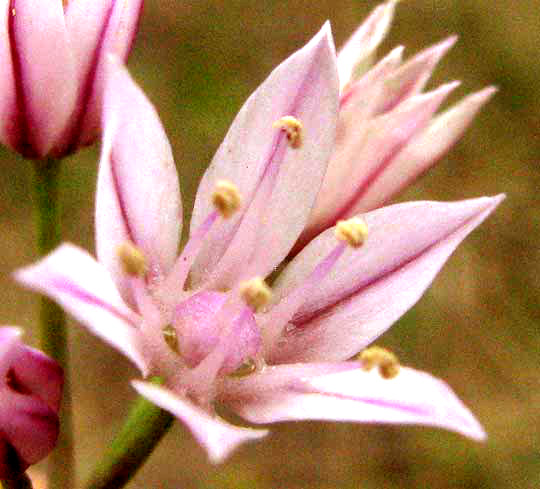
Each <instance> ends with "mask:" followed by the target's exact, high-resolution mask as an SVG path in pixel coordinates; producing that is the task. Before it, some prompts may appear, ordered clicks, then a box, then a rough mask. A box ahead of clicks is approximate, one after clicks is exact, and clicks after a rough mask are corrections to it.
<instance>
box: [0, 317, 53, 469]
mask: <svg viewBox="0 0 540 489" xmlns="http://www.w3.org/2000/svg"><path fill="white" fill-rule="evenodd" d="M20 336H21V331H20V330H18V329H17V328H13V327H3V328H0V379H2V380H1V382H0V478H4V477H5V476H7V475H8V474H10V475H13V472H14V471H24V470H26V468H27V467H28V466H29V465H31V464H34V463H36V462H39V461H40V460H41V459H42V458H44V457H45V456H47V454H48V453H49V452H50V451H51V450H52V449H53V448H54V446H55V445H56V440H57V438H58V431H59V422H58V411H59V409H60V400H61V397H62V385H63V373H62V369H61V368H60V366H59V365H58V364H57V363H56V362H55V361H54V360H51V359H50V358H49V357H47V356H46V355H44V354H43V353H41V352H40V351H37V350H34V349H33V348H30V347H28V346H26V345H24V344H23V343H22V342H21V341H20Z"/></svg>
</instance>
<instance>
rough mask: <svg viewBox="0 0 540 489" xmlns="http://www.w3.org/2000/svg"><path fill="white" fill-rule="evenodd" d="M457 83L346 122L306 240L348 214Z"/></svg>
mask: <svg viewBox="0 0 540 489" xmlns="http://www.w3.org/2000/svg"><path fill="white" fill-rule="evenodd" d="M457 85H458V83H457V82H454V83H447V84H445V85H442V86H441V87H439V88H438V89H436V90H434V91H432V92H429V93H426V94H422V95H417V96H416V97H412V98H411V99H409V100H407V101H406V102H405V103H403V104H401V105H400V106H399V107H397V108H396V109H395V110H394V111H392V112H390V113H388V114H385V115H382V116H380V117H378V118H376V119H374V120H372V121H371V122H370V123H369V124H367V125H364V127H363V128H362V126H360V129H361V130H362V129H363V130H362V132H361V133H360V134H358V132H357V131H356V127H355V124H353V123H352V124H351V125H350V127H347V128H346V134H345V135H344V136H343V137H342V138H340V140H339V141H338V144H336V148H335V151H334V154H333V156H332V159H331V160H330V164H329V166H328V172H327V174H326V176H325V178H324V181H323V185H322V187H321V191H320V192H319V195H318V196H317V202H316V204H315V207H314V209H313V211H312V213H311V216H310V221H309V223H308V225H307V226H306V229H305V230H304V233H303V236H302V238H301V239H302V240H303V241H307V239H308V238H311V237H312V236H314V235H315V234H317V233H318V232H320V231H321V230H323V229H325V228H326V227H328V226H331V225H333V224H334V223H335V222H336V221H337V219H340V218H342V217H343V216H345V215H349V213H350V209H354V208H355V206H356V202H357V201H358V200H359V199H361V198H362V195H363V194H364V193H365V192H366V191H367V189H368V188H369V187H370V185H371V183H372V182H373V181H374V180H375V179H376V178H377V176H378V175H379V174H380V173H381V172H383V171H384V169H385V168H386V167H387V166H388V165H389V164H390V162H391V161H392V159H393V158H394V157H395V156H396V155H397V154H398V152H399V151H400V150H401V149H402V148H403V147H404V146H405V145H406V144H407V143H408V142H409V140H410V139H411V138H412V137H413V136H414V135H415V134H417V133H418V132H419V131H421V130H422V129H423V128H424V127H426V125H427V124H428V123H429V120H430V119H431V117H432V116H433V114H434V113H435V111H436V110H437V109H438V107H439V106H440V104H441V103H442V102H443V101H444V99H445V98H446V97H447V96H448V94H449V93H450V92H451V91H452V90H453V89H454V88H455V87H456V86H457Z"/></svg>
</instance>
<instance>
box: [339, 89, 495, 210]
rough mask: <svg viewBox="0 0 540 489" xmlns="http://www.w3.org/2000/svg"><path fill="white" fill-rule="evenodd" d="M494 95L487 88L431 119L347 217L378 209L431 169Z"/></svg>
mask: <svg viewBox="0 0 540 489" xmlns="http://www.w3.org/2000/svg"><path fill="white" fill-rule="evenodd" d="M495 92H496V89H495V88H494V87H487V88H484V89H483V90H480V91H478V92H475V93H473V94H471V95H469V96H467V97H465V98H464V99H463V100H462V101H460V102H459V103H457V104H455V105H454V106H452V107H451V108H450V109H448V110H446V111H445V112H443V113H442V114H440V115H438V116H437V117H435V118H434V119H433V120H432V121H431V122H430V124H429V126H428V127H427V128H425V129H424V130H423V131H422V132H421V133H420V134H417V135H416V136H414V137H413V138H412V140H411V141H410V142H409V143H408V144H407V146H405V148H403V149H402V150H401V151H400V152H399V154H398V155H397V156H396V157H395V158H394V159H393V160H392V161H391V162H390V164H389V165H388V167H387V168H386V169H385V170H384V171H383V172H382V173H381V174H380V175H379V176H378V177H377V178H376V179H375V180H374V181H373V182H372V183H371V185H370V186H369V187H368V188H367V189H366V192H365V193H364V195H362V197H361V198H360V199H359V200H358V201H357V202H356V203H355V205H354V207H352V208H351V210H350V211H349V215H353V214H357V213H359V212H367V211H370V210H372V209H376V208H377V207H381V206H383V205H384V204H386V203H387V202H388V201H390V200H391V199H392V198H393V197H395V195H396V194H397V193H399V192H400V191H401V190H402V189H404V188H405V187H407V186H408V185H409V184H411V183H412V182H413V181H414V180H415V179H416V178H418V177H419V176H420V175H421V174H422V173H424V172H425V171H427V170H428V169H429V168H430V167H431V166H433V165H434V164H435V163H436V162H437V161H438V160H439V159H440V158H441V157H442V156H444V154H445V153H446V152H447V151H448V150H449V149H450V148H451V147H452V146H453V145H454V144H455V143H456V142H457V141H458V140H459V139H460V138H461V136H462V135H463V133H464V132H465V129H467V127H468V126H469V125H470V124H471V122H472V120H473V119H474V117H475V115H476V114H477V112H478V111H479V110H480V108H481V107H482V106H483V105H484V104H485V103H486V102H487V101H488V100H489V99H490V98H491V97H492V96H493V94H494V93H495Z"/></svg>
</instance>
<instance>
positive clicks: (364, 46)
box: [338, 0, 397, 90]
mask: <svg viewBox="0 0 540 489" xmlns="http://www.w3.org/2000/svg"><path fill="white" fill-rule="evenodd" d="M396 3H397V1H396V0H390V1H388V2H386V3H383V4H381V5H379V6H377V7H376V8H375V9H373V11H372V12H371V14H370V15H369V17H368V18H367V19H366V20H365V21H364V22H363V23H362V24H361V25H360V26H359V27H358V28H357V29H356V31H354V33H353V34H352V35H351V37H350V38H349V39H348V40H347V42H346V43H345V44H344V45H343V47H342V48H341V49H340V50H339V53H338V70H339V85H340V89H341V90H343V89H344V87H345V86H346V85H347V84H349V83H351V82H353V81H354V80H355V78H357V77H358V76H359V75H361V74H362V72H363V71H366V70H367V69H368V68H369V66H370V64H371V62H372V61H373V60H372V57H373V55H374V54H375V51H376V49H377V47H378V46H379V44H380V43H381V42H382V40H383V39H384V38H385V36H386V33H387V32H388V29H389V28H390V24H391V23H392V18H393V16H394V9H395V6H396Z"/></svg>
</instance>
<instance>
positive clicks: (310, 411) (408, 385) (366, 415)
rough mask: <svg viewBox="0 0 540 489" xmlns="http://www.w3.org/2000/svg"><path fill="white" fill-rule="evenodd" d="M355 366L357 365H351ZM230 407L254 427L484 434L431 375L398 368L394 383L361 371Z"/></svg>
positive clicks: (312, 380) (257, 395)
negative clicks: (307, 423) (306, 423)
mask: <svg viewBox="0 0 540 489" xmlns="http://www.w3.org/2000/svg"><path fill="white" fill-rule="evenodd" d="M350 363H353V364H356V365H357V366H358V363H356V362H350ZM250 394H251V395H250V396H246V397H245V398H242V397H240V398H238V399H237V400H236V401H232V402H230V404H231V407H233V409H235V410H236V411H237V412H238V413H239V414H240V415H241V416H243V417H245V418H246V419H247V420H248V421H250V422H252V423H273V422H276V421H293V420H294V421H296V420H307V419H317V420H331V421H358V422H363V423H398V424H421V425H428V426H438V427H441V428H446V429H449V430H452V431H456V432H458V433H461V434H463V435H465V436H468V437H470V438H473V439H475V440H484V439H485V436H486V435H485V433H484V431H483V429H482V427H481V426H480V424H479V423H478V421H476V419H475V418H474V416H473V415H472V414H471V412H470V411H469V410H468V409H467V408H466V407H465V406H464V405H463V403H462V402H461V401H460V400H459V399H458V398H457V396H456V395H455V394H454V392H453V391H452V390H451V389H450V388H449V387H448V386H447V385H446V384H445V383H444V382H442V381H441V380H438V379H436V378H434V377H432V376H431V375H429V374H427V373H425V372H420V371H417V370H413V369H411V368H406V367H401V368H400V372H399V374H398V375H397V376H396V377H394V378H393V379H385V378H383V377H381V376H380V374H379V373H378V372H377V370H373V371H371V372H365V371H364V370H362V369H361V368H356V369H355V370H348V371H344V372H340V373H334V374H330V375H324V376H312V377H303V378H299V379H298V380H297V381H296V383H291V384H289V386H284V388H282V389H281V390H279V389H275V390H267V389H263V390H259V389H258V388H257V387H256V388H254V389H253V390H252V391H251V393H250Z"/></svg>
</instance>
